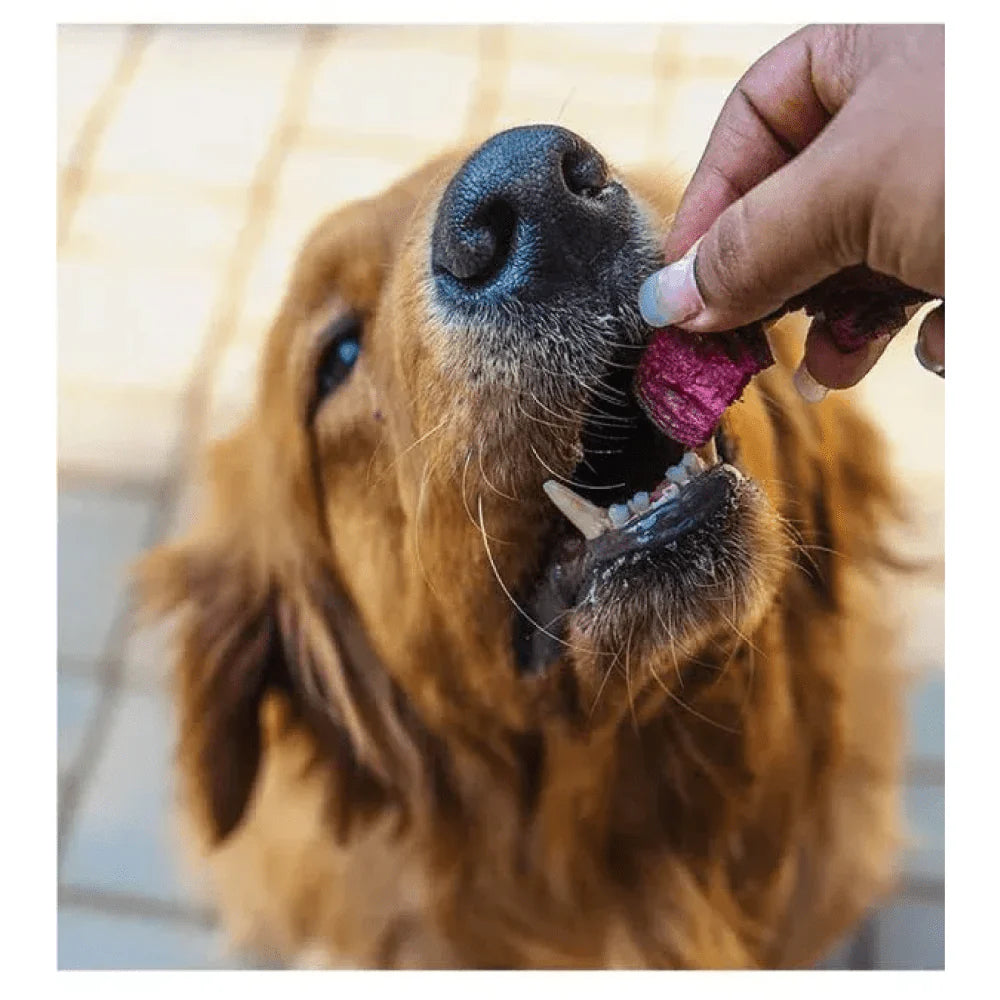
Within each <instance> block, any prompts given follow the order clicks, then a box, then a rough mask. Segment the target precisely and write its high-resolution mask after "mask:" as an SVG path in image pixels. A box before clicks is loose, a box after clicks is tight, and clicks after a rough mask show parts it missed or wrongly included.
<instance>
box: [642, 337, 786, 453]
mask: <svg viewBox="0 0 1000 1000" xmlns="http://www.w3.org/2000/svg"><path fill="white" fill-rule="evenodd" d="M773 364H774V356H773V355H772V354H771V347H770V345H769V344H768V342H767V337H765V336H764V328H763V326H761V324H760V323H751V324H750V325H749V326H743V327H740V328H739V329H738V330H733V331H731V332H729V333H712V334H696V333H688V332H687V331H686V330H681V329H679V328H678V327H676V326H666V327H663V328H662V329H660V330H657V331H656V333H654V334H653V339H652V341H650V343H649V346H648V347H647V348H646V350H645V351H643V354H642V358H641V360H640V361H639V367H638V369H637V371H636V374H635V396H636V399H637V400H638V401H639V405H640V406H641V407H642V408H643V410H645V411H646V414H647V416H648V417H649V419H650V420H652V421H653V423H654V424H656V426H657V427H659V428H660V430H661V431H663V433H664V434H666V435H667V436H668V437H671V438H673V439H674V440H675V441H678V442H680V443H681V444H683V445H687V446H688V447H689V448H699V447H701V445H703V444H704V443H705V442H706V441H707V440H708V439H709V438H710V437H711V436H712V432H713V431H714V430H715V425H716V424H717V423H718V422H719V418H720V417H721V416H722V413H723V411H724V410H725V409H726V408H727V407H728V406H729V405H730V404H731V403H733V402H734V401H735V400H737V399H739V397H740V396H741V395H742V394H743V390H744V389H745V388H746V386H747V383H748V382H749V381H750V379H751V378H752V377H753V376H754V375H756V374H757V373H758V372H761V371H763V370H764V369H765V368H768V367H770V366H771V365H773Z"/></svg>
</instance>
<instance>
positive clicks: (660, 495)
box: [651, 482, 680, 507]
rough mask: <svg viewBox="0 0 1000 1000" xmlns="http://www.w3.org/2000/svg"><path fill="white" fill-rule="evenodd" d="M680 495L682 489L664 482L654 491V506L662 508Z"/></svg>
mask: <svg viewBox="0 0 1000 1000" xmlns="http://www.w3.org/2000/svg"><path fill="white" fill-rule="evenodd" d="M678 493H680V487H678V486H677V485H676V484H674V483H667V482H663V483H660V485H659V486H657V487H656V489H655V490H653V496H652V498H651V499H652V501H653V506H654V507H662V506H663V504H665V503H669V502H670V501H671V500H673V499H674V498H675V497H676V496H677V494H678Z"/></svg>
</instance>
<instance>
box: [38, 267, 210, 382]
mask: <svg viewBox="0 0 1000 1000" xmlns="http://www.w3.org/2000/svg"><path fill="white" fill-rule="evenodd" d="M58 280H59V285H58V295H59V298H58V316H59V336H58V352H59V354H58V358H59V361H58V364H59V375H60V378H61V379H65V380H67V381H68V382H77V383H85V384H89V385H91V386H95V387H100V386H104V385H106V386H132V387H144V388H147V389H162V390H166V391H179V390H181V389H182V388H183V387H184V386H185V385H186V384H187V381H188V379H189V377H190V375H191V372H192V368H193V365H194V363H195V360H196V358H197V357H198V353H199V351H200V349H201V346H202V344H203V342H204V339H205V335H206V333H207V331H208V327H209V321H210V318H211V315H212V309H213V305H214V300H215V295H216V288H217V284H218V275H217V274H215V273H213V271H212V270H211V269H205V268H200V267H196V266H195V267H154V266H146V265H143V264H141V263H140V264H137V265H135V266H126V265H124V264H122V265H120V266H115V267H106V266H104V264H103V263H101V262H100V261H99V260H95V261H80V260H64V261H62V262H61V263H60V264H59V269H58Z"/></svg>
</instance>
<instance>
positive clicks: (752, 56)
mask: <svg viewBox="0 0 1000 1000" xmlns="http://www.w3.org/2000/svg"><path fill="white" fill-rule="evenodd" d="M799 27H800V26H799V25H794V24H792V25H774V24H741V25H735V24H690V25H683V26H680V25H678V26H676V27H673V26H672V27H671V28H670V29H669V31H670V45H671V47H672V48H674V49H675V50H676V51H678V52H680V53H681V54H682V56H683V57H684V63H683V65H684V66H685V68H686V70H687V72H689V73H691V72H696V71H697V69H698V67H699V65H703V64H706V63H709V64H710V63H719V62H721V61H723V60H728V61H730V62H731V63H733V64H734V65H735V66H737V67H742V68H741V69H739V70H738V72H737V76H741V75H742V73H743V71H744V70H746V69H748V68H749V67H750V66H751V65H752V64H753V63H754V62H756V60H757V59H759V58H760V56H762V55H763V54H764V53H765V52H767V51H768V49H771V48H773V47H774V46H775V45H777V44H778V42H780V41H781V40H782V39H784V38H787V37H788V36H789V35H790V34H792V33H793V32H795V31H796V30H797V29H798V28H799Z"/></svg>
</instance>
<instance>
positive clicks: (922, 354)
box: [913, 329, 944, 378]
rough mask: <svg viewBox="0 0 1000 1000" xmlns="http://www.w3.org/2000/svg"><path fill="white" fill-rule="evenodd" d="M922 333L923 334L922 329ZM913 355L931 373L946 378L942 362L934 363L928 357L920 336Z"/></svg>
mask: <svg viewBox="0 0 1000 1000" xmlns="http://www.w3.org/2000/svg"><path fill="white" fill-rule="evenodd" d="M920 333H921V334H922V333H923V329H921V331H920ZM913 353H914V354H916V356H917V361H919V362H920V364H921V365H923V366H924V368H926V369H927V370H928V371H929V372H933V373H934V374H935V375H940V376H941V378H944V364H943V363H942V362H940V361H934V360H933V359H931V358H929V357H928V356H927V352H926V348H925V345H924V338H923V337H922V336H920V335H919V334H918V336H917V342H916V344H915V345H914V347H913Z"/></svg>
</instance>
